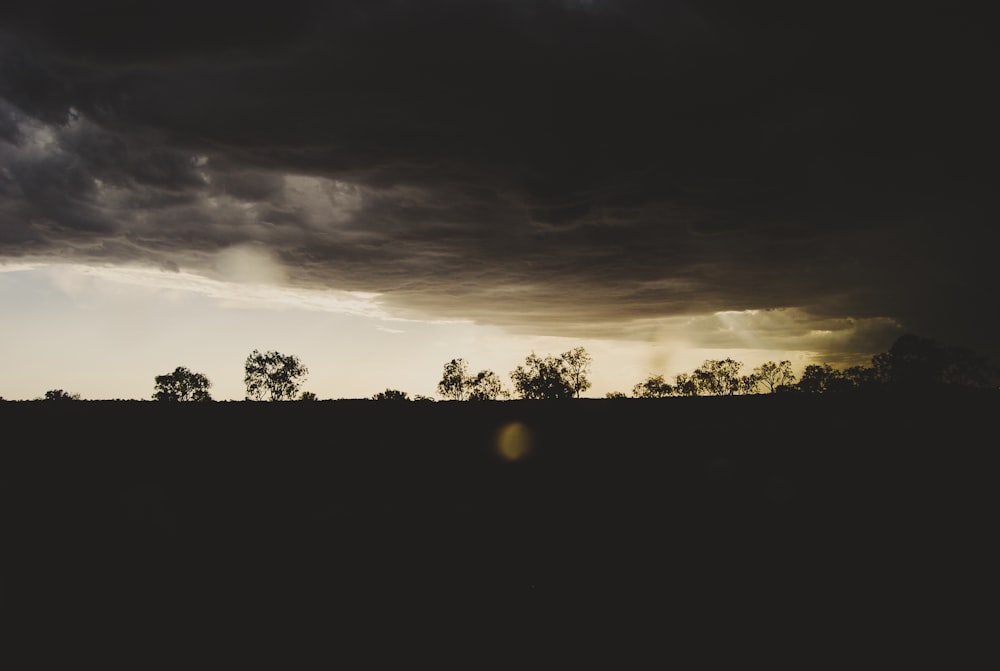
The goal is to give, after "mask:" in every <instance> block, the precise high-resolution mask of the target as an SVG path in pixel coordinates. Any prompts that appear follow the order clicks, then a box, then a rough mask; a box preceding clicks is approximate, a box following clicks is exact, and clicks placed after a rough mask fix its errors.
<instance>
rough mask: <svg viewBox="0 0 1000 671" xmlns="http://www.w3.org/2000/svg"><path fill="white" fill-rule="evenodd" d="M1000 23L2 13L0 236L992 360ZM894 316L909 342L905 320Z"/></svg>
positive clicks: (450, 309) (738, 12) (909, 15)
mask: <svg viewBox="0 0 1000 671" xmlns="http://www.w3.org/2000/svg"><path fill="white" fill-rule="evenodd" d="M986 18H987V17H984V16H982V15H977V14H975V13H973V11H972V10H971V9H969V8H968V7H966V6H965V5H964V4H963V3H951V4H948V5H947V6H934V5H930V4H922V3H908V4H907V5H906V6H905V7H904V8H902V9H899V8H898V7H897V8H889V7H888V5H882V4H880V3H850V2H848V3H837V4H836V5H835V6H834V5H830V6H823V7H819V6H815V5H812V4H810V3H738V2H714V1H696V0H692V1H690V2H681V1H678V2H670V1H664V2H640V1H626V0H619V1H614V0H604V1H601V0H593V1H591V2H585V1H583V0H578V1H571V0H562V1H557V0H551V1H547V2H531V1H528V0H520V1H518V0H503V1H501V0H472V1H463V2H458V1H450V2H446V1H441V0H424V1H421V2H416V1H411V2H406V1H402V0H391V1H390V0H369V1H367V2H326V3H319V2H305V1H296V2H287V3H282V4H281V7H280V9H275V8H270V9H269V10H268V11H267V12H261V11H257V10H253V9H249V8H248V6H244V5H234V4H218V3H206V2H198V3H193V2H179V3H171V4H169V5H150V6H148V7H147V6H146V3H123V2H97V3H87V4H86V5H82V4H73V3H65V4H63V3H51V2H44V1H43V2H35V3H30V4H26V5H25V6H23V7H21V8H14V9H11V8H4V9H2V10H0V26H3V27H2V28H0V103H2V104H0V159H2V161H3V163H2V168H3V170H2V172H0V180H2V181H0V199H2V200H0V216H2V217H3V223H2V226H0V230H2V233H0V245H2V249H0V251H2V253H3V254H4V255H6V256H25V255H37V256H44V255H54V256H67V255H82V256H87V255H88V254H93V255H95V256H98V257H100V258H102V259H107V258H108V257H109V255H111V254H113V253H114V252H115V250H123V251H122V253H123V254H125V257H126V258H127V259H129V260H133V259H146V260H148V261H150V262H155V263H157V264H160V265H162V266H164V267H170V266H171V264H173V265H175V266H177V267H180V268H182V269H193V270H204V271H207V269H209V268H210V267H211V260H210V259H211V254H212V253H214V252H218V251H221V250H224V249H226V248H227V247H229V246H231V245H236V244H244V243H260V244H264V245H266V246H267V247H268V248H269V249H271V251H272V252H273V253H274V254H275V255H277V256H278V257H279V258H280V259H282V260H283V261H285V262H286V264H287V266H288V268H289V276H290V278H291V279H292V281H295V282H297V283H300V284H303V285H307V286H328V287H333V288H338V289H355V290H363V291H374V292H383V293H384V296H383V300H384V301H385V302H387V304H389V305H393V306H397V307H399V308H400V309H405V310H409V311H420V312H422V313H424V314H428V315H435V316H446V317H465V318H473V319H477V320H480V321H484V322H492V323H500V324H503V325H506V326H510V327H512V328H520V329H523V330H532V329H534V330H538V329H542V330H544V331H546V332H551V333H571V334H573V335H576V334H585V333H591V334H605V333H610V332H611V331H614V330H618V331H619V332H625V333H636V332H638V331H641V329H637V328H633V327H634V326H635V325H636V324H644V323H648V322H649V321H650V320H656V319H659V318H665V317H672V316H678V315H711V314H712V313H714V312H716V311H741V310H765V311H766V310H771V309H776V310H777V309H786V308H794V309H797V310H799V311H800V312H799V313H798V314H804V315H809V316H810V318H811V319H814V320H817V321H816V322H815V323H816V324H826V325H827V326H830V325H831V324H833V323H835V322H836V323H842V324H843V323H856V324H861V323H877V324H883V325H884V324H898V327H899V329H900V330H902V329H909V330H912V331H915V332H918V333H921V334H925V335H928V336H931V337H939V338H942V339H945V340H949V341H950V340H954V341H958V342H957V344H965V345H967V346H971V347H976V348H981V349H983V348H987V347H988V346H989V345H990V344H991V343H993V342H994V341H995V340H996V339H995V337H994V334H995V333H996V331H997V327H998V326H1000V308H998V306H997V302H996V300H995V297H994V289H995V287H996V284H997V283H996V281H995V280H994V279H993V272H992V270H991V268H992V261H993V255H994V253H995V249H996V243H997V235H996V233H994V230H995V225H996V206H995V197H994V196H993V190H994V178H995V177H996V170H995V168H994V167H993V163H994V160H995V155H996V149H997V133H996V130H995V125H994V119H995V118H996V112H997V111H998V110H997V109H996V104H995V103H994V102H993V100H992V91H991V70H990V67H989V65H988V64H989V63H991V62H993V61H995V60H996V56H997V54H996V47H995V46H994V42H993V40H992V38H991V36H990V35H989V33H988V26H989V25H990V24H989V22H988V21H986V20H985V19H986ZM838 320H839V321H838ZM852 320H858V321H857V322H852ZM863 320H873V321H871V322H864V321H863ZM630 324H631V325H632V326H630ZM760 328H763V326H761V327H760ZM795 328H798V329H801V331H802V332H803V333H805V332H808V331H809V330H810V329H816V328H823V327H818V326H815V325H813V326H808V325H807V324H806V323H805V322H804V321H803V322H802V323H801V324H799V325H798V326H796V327H795ZM630 329H631V330H630ZM765 330H766V329H765ZM856 330H859V332H860V330H863V329H862V327H860V326H858V327H857V328H856ZM875 331H877V334H874V335H872V336H871V337H872V338H873V341H872V347H873V348H874V349H875V350H876V351H877V350H883V349H884V348H885V347H887V346H888V344H889V342H891V337H892V336H893V335H894V334H891V333H888V332H886V331H885V330H883V329H882V327H879V328H878V329H875ZM873 333H875V332H874V331H873ZM859 337H860V336H859ZM879 338H881V339H882V340H883V341H882V342H875V341H876V340H878V339H879Z"/></svg>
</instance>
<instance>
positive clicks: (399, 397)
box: [372, 389, 410, 401]
mask: <svg viewBox="0 0 1000 671" xmlns="http://www.w3.org/2000/svg"><path fill="white" fill-rule="evenodd" d="M372 400H373V401H409V400H410V395H409V394H407V393H406V392H405V391H399V390H398V389H386V390H385V391H380V392H379V393H377V394H375V395H374V396H372Z"/></svg>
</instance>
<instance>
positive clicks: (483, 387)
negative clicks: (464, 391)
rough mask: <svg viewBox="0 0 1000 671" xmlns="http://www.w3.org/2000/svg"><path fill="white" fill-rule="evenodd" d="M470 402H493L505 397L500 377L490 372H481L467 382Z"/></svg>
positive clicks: (505, 393)
mask: <svg viewBox="0 0 1000 671" xmlns="http://www.w3.org/2000/svg"><path fill="white" fill-rule="evenodd" d="M467 386H468V389H469V400H470V401H495V400H497V399H499V398H502V397H504V396H506V395H507V392H506V391H505V390H504V388H503V383H502V382H500V376H499V375H497V374H496V373H494V372H493V371H491V370H481V371H479V372H478V373H476V376H475V377H474V378H472V379H471V380H469V382H468V385H467Z"/></svg>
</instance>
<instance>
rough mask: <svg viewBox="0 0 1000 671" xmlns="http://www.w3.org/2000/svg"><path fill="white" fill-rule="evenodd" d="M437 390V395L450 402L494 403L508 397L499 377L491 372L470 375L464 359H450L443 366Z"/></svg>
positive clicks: (508, 394) (485, 371)
mask: <svg viewBox="0 0 1000 671" xmlns="http://www.w3.org/2000/svg"><path fill="white" fill-rule="evenodd" d="M437 389H438V393H439V394H441V395H442V396H444V397H445V398H446V399H449V400H452V401H465V400H469V401H495V400H498V399H503V398H508V397H509V396H510V393H509V392H508V391H507V390H506V389H504V388H503V383H502V382H501V381H500V376H498V375H497V374H496V373H494V372H493V371H492V370H481V371H479V372H478V373H476V374H475V375H470V374H469V364H468V362H466V360H465V359H452V360H451V361H449V362H448V363H446V364H445V365H444V371H443V373H442V375H441V381H440V382H438V385H437Z"/></svg>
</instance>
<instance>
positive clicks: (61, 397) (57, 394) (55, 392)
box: [43, 389, 80, 401]
mask: <svg viewBox="0 0 1000 671" xmlns="http://www.w3.org/2000/svg"><path fill="white" fill-rule="evenodd" d="M43 400H46V401H79V400H80V395H79V394H70V393H68V392H65V391H63V390H62V389H50V390H49V391H47V392H45V396H44V399H43Z"/></svg>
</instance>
